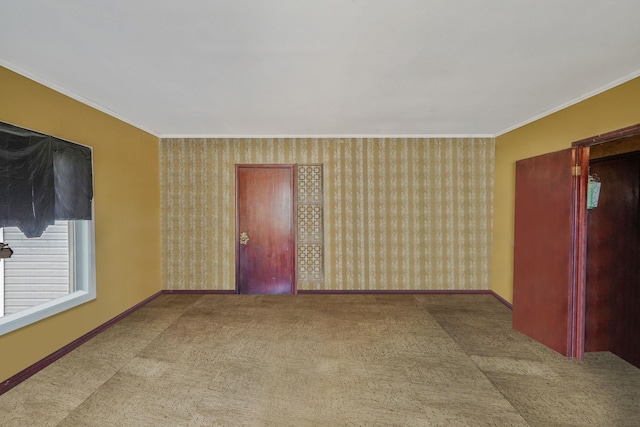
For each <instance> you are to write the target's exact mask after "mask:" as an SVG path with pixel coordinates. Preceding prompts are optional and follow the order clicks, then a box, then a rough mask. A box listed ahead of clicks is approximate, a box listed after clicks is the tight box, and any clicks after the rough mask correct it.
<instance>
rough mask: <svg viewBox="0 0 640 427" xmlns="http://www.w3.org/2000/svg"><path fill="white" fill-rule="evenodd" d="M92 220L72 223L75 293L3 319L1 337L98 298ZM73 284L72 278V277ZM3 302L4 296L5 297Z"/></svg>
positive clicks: (0, 329) (70, 255)
mask: <svg viewBox="0 0 640 427" xmlns="http://www.w3.org/2000/svg"><path fill="white" fill-rule="evenodd" d="M94 221H95V220H94V213H93V206H92V219H91V220H81V221H71V227H70V228H71V229H72V230H73V232H72V233H70V238H71V236H72V238H73V242H72V243H71V245H70V246H71V247H72V248H73V250H72V253H71V254H69V258H70V263H72V265H73V266H74V271H73V274H72V276H73V280H74V289H75V290H74V291H73V292H70V293H69V294H67V295H64V296H62V297H59V298H55V299H52V300H50V301H47V302H44V303H42V304H38V305H34V306H32V307H29V308H26V309H24V310H20V311H18V312H16V313H12V314H9V315H6V316H3V317H0V335H4V334H6V333H8V332H11V331H15V330H16V329H19V328H21V327H23V326H27V325H30V324H32V323H35V322H38V321H40V320H43V319H46V318H48V317H51V316H53V315H56V314H58V313H62V312H63V311H66V310H69V309H71V308H73V307H77V306H79V305H81V304H84V303H86V302H89V301H92V300H94V299H95V298H96V269H95V225H94ZM70 280H72V279H71V277H70ZM2 299H3V301H4V296H3V298H2Z"/></svg>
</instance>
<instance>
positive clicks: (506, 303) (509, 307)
mask: <svg viewBox="0 0 640 427" xmlns="http://www.w3.org/2000/svg"><path fill="white" fill-rule="evenodd" d="M489 292H490V293H491V295H493V296H494V297H495V299H497V300H498V301H500V302H501V303H502V304H504V305H505V306H506V307H507V308H508V309H509V310H513V304H511V303H510V302H509V301H507V300H506V299H504V298H502V297H501V296H500V295H498V294H496V293H495V292H493V291H489Z"/></svg>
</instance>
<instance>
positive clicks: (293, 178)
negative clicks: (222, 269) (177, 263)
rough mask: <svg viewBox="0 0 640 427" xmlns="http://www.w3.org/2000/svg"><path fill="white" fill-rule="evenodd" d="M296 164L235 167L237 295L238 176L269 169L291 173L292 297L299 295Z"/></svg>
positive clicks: (236, 281)
mask: <svg viewBox="0 0 640 427" xmlns="http://www.w3.org/2000/svg"><path fill="white" fill-rule="evenodd" d="M296 166H297V165H296V164H295V163H269V164H263V163H260V164H257V163H236V165H235V173H234V175H235V196H234V197H235V200H234V209H235V231H234V235H233V236H234V239H235V250H236V278H235V283H236V286H235V293H236V294H239V293H240V283H239V279H240V210H239V209H238V201H239V200H240V197H239V185H238V182H239V180H238V174H239V170H240V169H243V168H245V169H249V168H250V169H269V168H278V169H289V170H290V173H291V224H290V225H291V233H292V235H293V239H292V242H291V295H295V294H297V293H298V281H297V277H296V271H297V262H298V261H297V250H296V247H297V246H296V242H297V234H298V233H297V223H296V219H297V216H296V176H297V168H296Z"/></svg>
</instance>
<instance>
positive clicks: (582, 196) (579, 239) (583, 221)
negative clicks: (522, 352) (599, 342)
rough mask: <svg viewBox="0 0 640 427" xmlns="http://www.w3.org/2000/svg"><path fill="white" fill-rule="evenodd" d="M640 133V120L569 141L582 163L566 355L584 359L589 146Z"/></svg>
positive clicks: (577, 192)
mask: <svg viewBox="0 0 640 427" xmlns="http://www.w3.org/2000/svg"><path fill="white" fill-rule="evenodd" d="M637 135H640V124H636V125H633V126H628V127H626V128H622V129H618V130H614V131H611V132H607V133H603V134H600V135H596V136H592V137H589V138H585V139H581V140H579V141H575V142H573V143H572V144H571V146H572V147H574V148H577V164H576V166H580V167H581V171H582V172H581V173H580V176H579V179H578V185H577V186H576V187H575V193H574V195H573V200H574V206H575V209H576V213H577V214H576V217H575V218H576V224H574V235H575V241H574V244H575V251H576V255H577V256H576V257H575V258H576V265H575V266H574V273H575V274H574V277H575V283H573V284H572V285H571V287H572V290H573V291H572V293H571V296H570V298H571V300H572V301H571V307H572V309H573V310H572V311H573V312H572V313H571V319H572V328H571V329H572V339H571V342H572V344H573V345H572V346H571V348H570V354H569V357H574V358H577V359H579V360H583V359H584V349H585V332H586V331H585V328H586V320H587V319H586V298H587V184H588V179H589V160H590V157H589V153H590V147H592V146H594V145H599V144H604V143H607V142H613V141H617V140H619V139H623V138H628V137H632V136H637Z"/></svg>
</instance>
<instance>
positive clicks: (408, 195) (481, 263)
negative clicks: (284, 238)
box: [160, 138, 495, 290]
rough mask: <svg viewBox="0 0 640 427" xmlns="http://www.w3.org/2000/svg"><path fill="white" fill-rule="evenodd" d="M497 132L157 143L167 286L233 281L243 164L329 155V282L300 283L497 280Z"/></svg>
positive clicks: (405, 284)
mask: <svg viewBox="0 0 640 427" xmlns="http://www.w3.org/2000/svg"><path fill="white" fill-rule="evenodd" d="M494 151H495V144H494V140H493V139H492V138H442V139H425V138H388V139H381V138H371V139H368V138H326V139H313V138H303V139H293V138H283V139H269V138H255V139H248V138H247V139H213V138H212V139H180V138H168V139H162V140H161V142H160V162H161V165H160V166H161V174H160V175H161V198H162V202H161V203H162V212H161V215H162V236H163V237H162V238H163V288H164V289H200V290H202V289H211V290H233V289H235V236H234V233H235V166H234V165H235V164H236V163H265V164H269V163H322V164H323V165H324V232H325V254H324V255H325V281H324V283H309V284H304V285H303V284H300V285H299V286H298V289H299V290H302V289H313V290H437V289H448V290H452V289H468V290H473V289H488V288H489V267H490V254H491V238H492V208H493V168H494Z"/></svg>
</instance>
